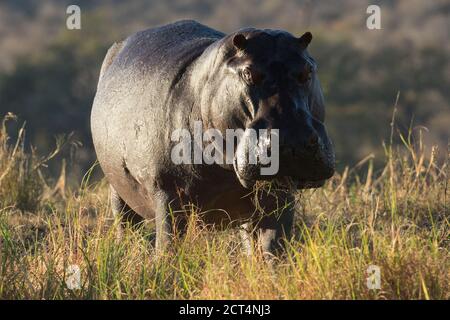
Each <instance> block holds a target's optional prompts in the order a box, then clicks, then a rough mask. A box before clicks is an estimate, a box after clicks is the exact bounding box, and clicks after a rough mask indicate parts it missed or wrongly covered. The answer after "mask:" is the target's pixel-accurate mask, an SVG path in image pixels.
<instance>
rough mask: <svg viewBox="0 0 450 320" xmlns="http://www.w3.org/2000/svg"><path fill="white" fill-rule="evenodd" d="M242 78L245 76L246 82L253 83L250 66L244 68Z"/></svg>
mask: <svg viewBox="0 0 450 320" xmlns="http://www.w3.org/2000/svg"><path fill="white" fill-rule="evenodd" d="M242 78H244V80H245V82H247V83H249V84H251V83H253V80H252V72H251V71H250V68H248V67H246V68H244V69H243V70H242Z"/></svg>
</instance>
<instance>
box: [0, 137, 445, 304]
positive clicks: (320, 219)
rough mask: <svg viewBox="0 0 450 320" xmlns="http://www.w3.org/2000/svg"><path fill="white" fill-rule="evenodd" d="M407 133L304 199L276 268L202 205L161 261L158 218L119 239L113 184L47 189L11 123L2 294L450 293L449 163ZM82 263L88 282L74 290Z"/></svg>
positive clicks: (1, 212)
mask: <svg viewBox="0 0 450 320" xmlns="http://www.w3.org/2000/svg"><path fill="white" fill-rule="evenodd" d="M402 139H403V141H404V145H403V146H401V147H399V148H395V147H393V146H392V144H389V145H388V146H386V148H385V150H386V159H385V167H384V168H382V170H379V171H375V170H374V168H373V165H372V161H373V158H372V157H367V158H366V159H364V160H363V161H362V162H361V163H359V164H358V165H357V166H356V167H355V168H346V169H345V170H344V171H343V172H341V173H337V174H336V175H335V176H334V177H333V178H332V179H331V180H330V181H329V182H328V183H327V184H326V186H325V187H324V188H322V189H318V190H308V191H304V192H303V193H302V194H301V195H299V197H298V198H299V203H298V208H297V216H296V226H295V235H294V236H293V238H292V239H289V240H288V241H287V252H286V254H285V255H284V256H282V257H280V258H279V259H277V260H276V261H275V262H274V263H272V264H269V263H266V262H265V261H264V259H263V258H262V256H261V254H260V253H259V252H258V251H256V252H255V253H254V255H253V256H252V257H248V256H246V255H245V254H244V253H243V250H242V249H241V245H240V241H239V234H238V232H237V231H236V230H233V229H230V230H225V231H217V232H211V231H210V230H209V229H208V228H206V227H205V226H204V225H202V223H201V222H199V221H198V219H196V218H195V213H194V215H193V216H192V219H191V221H190V224H189V228H188V232H187V234H186V236H185V237H184V238H178V239H176V240H175V243H174V246H173V248H171V249H170V250H168V251H167V252H165V253H164V254H163V255H162V256H160V257H159V258H158V259H156V258H155V255H154V249H153V242H152V240H151V239H153V238H154V234H153V233H154V230H153V228H152V226H151V223H148V225H144V226H143V227H142V228H140V229H139V230H133V229H131V228H130V229H127V230H126V231H125V233H124V234H123V236H122V238H121V240H118V239H117V237H116V231H117V225H118V221H116V220H114V218H112V216H111V213H110V212H111V210H110V207H109V201H108V186H107V184H106V182H105V181H101V182H97V183H91V182H90V179H89V176H90V172H88V174H87V175H86V177H85V179H84V180H83V183H82V184H81V186H80V189H79V190H76V191H75V192H68V194H66V195H65V197H61V196H60V195H58V194H56V193H54V192H50V193H48V190H46V191H47V193H46V194H44V191H45V190H44V189H45V188H47V189H51V188H50V187H49V186H48V185H47V183H45V180H44V181H42V179H43V177H42V175H40V174H38V173H39V172H38V171H37V170H38V166H28V167H27V168H28V169H27V170H24V168H25V167H24V165H23V162H26V163H37V162H36V161H37V160H36V159H35V158H33V157H34V156H32V155H27V154H26V153H25V152H24V151H23V149H21V148H20V143H19V146H18V147H16V148H15V147H14V144H13V145H10V144H7V143H6V131H5V130H3V131H2V136H1V141H0V144H1V146H2V148H1V151H0V176H2V177H3V178H2V180H1V181H0V183H1V184H0V201H1V202H0V298H1V299H24V298H29V299H222V298H223V299H449V298H450V259H449V220H448V218H449V217H448V202H449V199H448V194H447V192H448V189H447V188H448V186H447V185H448V165H447V164H446V163H441V164H438V162H437V161H436V156H435V155H436V150H435V149H434V150H433V151H432V152H433V154H431V155H429V154H428V155H427V154H426V152H425V150H424V147H423V146H422V145H421V144H420V143H419V144H413V143H412V137H411V136H409V137H402ZM21 175H22V176H21ZM18 177H21V178H20V179H23V180H20V179H19V178H18ZM20 181H28V182H27V183H25V184H23V183H22V184H20V183H19V182H20ZM28 183H29V184H28ZM35 186H39V188H41V189H42V190H41V189H39V190H40V192H36V188H35ZM50 191H51V190H50ZM17 194H21V196H17ZM48 194H50V196H48ZM23 199H25V200H23ZM23 201H25V202H23ZM74 264H76V265H78V266H79V267H80V269H81V288H80V289H77V290H70V289H68V287H67V285H66V278H67V274H66V270H67V268H68V266H69V265H74ZM369 265H376V266H379V267H380V269H381V289H380V290H369V289H368V288H367V285H366V282H367V280H366V278H367V274H366V270H367V268H368V266H369Z"/></svg>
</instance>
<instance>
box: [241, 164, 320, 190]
mask: <svg viewBox="0 0 450 320" xmlns="http://www.w3.org/2000/svg"><path fill="white" fill-rule="evenodd" d="M234 168H235V173H236V177H237V178H238V180H239V182H240V183H241V185H242V186H243V187H244V188H246V189H251V188H253V186H254V185H255V183H256V182H257V181H262V180H261V179H254V178H247V177H243V176H242V175H241V174H240V171H239V170H238V169H237V168H238V167H237V162H236V159H234ZM265 180H266V181H267V180H274V181H276V182H277V183H278V184H279V185H281V186H285V187H287V188H291V189H292V188H293V189H297V190H300V189H314V188H320V187H322V186H323V185H324V184H325V181H326V179H321V180H301V179H298V178H293V177H276V178H275V177H274V178H273V179H265Z"/></svg>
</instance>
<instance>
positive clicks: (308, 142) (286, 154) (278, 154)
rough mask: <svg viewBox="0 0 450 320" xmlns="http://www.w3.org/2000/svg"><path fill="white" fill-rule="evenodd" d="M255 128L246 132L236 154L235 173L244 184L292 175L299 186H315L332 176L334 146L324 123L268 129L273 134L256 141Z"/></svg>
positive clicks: (259, 137) (247, 186) (261, 136)
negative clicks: (293, 128)
mask: <svg viewBox="0 0 450 320" xmlns="http://www.w3.org/2000/svg"><path fill="white" fill-rule="evenodd" d="M297 128H298V127H297ZM252 131H254V130H253V128H248V129H247V130H246V131H245V132H244V135H243V137H242V138H241V141H240V142H239V144H238V146H237V149H236V153H235V158H234V169H235V172H236V176H237V177H238V179H239V181H240V182H241V184H242V185H243V186H244V187H246V188H249V187H251V186H252V185H253V184H254V183H255V181H257V180H274V179H278V178H282V177H289V178H291V180H292V181H294V182H295V183H296V184H297V187H298V188H300V189H303V188H316V187H320V186H322V185H323V183H324V182H325V180H327V179H329V178H331V177H332V176H333V174H334V169H335V159H334V150H333V146H332V144H331V141H330V139H329V138H328V135H327V133H326V130H325V128H324V126H323V124H321V123H317V124H315V125H314V126H305V127H303V128H302V129H301V128H298V129H297V130H296V132H292V131H291V130H288V129H278V130H277V129H271V130H266V131H267V132H270V134H266V135H260V136H258V139H257V140H256V142H255V136H254V135H253V134H252ZM260 131H261V130H260Z"/></svg>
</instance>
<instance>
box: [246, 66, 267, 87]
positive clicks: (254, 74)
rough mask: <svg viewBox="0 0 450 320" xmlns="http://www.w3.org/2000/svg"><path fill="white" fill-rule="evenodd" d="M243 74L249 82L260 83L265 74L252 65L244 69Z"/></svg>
mask: <svg viewBox="0 0 450 320" xmlns="http://www.w3.org/2000/svg"><path fill="white" fill-rule="evenodd" d="M241 75H242V78H243V79H244V81H245V82H246V83H247V84H254V85H258V84H260V83H261V82H262V81H263V80H264V75H263V74H262V73H261V72H259V71H257V70H256V69H254V68H250V67H245V68H244V69H242V72H241Z"/></svg>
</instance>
